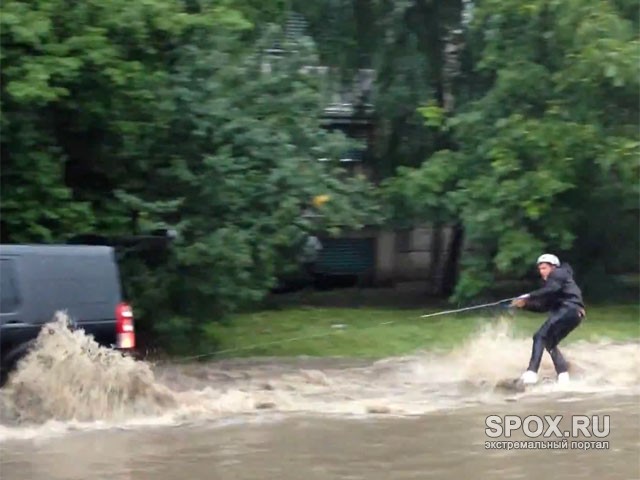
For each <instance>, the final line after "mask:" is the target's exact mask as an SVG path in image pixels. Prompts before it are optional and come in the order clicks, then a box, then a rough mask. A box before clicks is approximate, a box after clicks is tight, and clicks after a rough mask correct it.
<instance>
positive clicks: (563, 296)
mask: <svg viewBox="0 0 640 480" xmlns="http://www.w3.org/2000/svg"><path fill="white" fill-rule="evenodd" d="M567 304H572V305H575V306H576V307H579V308H584V301H583V300H582V291H581V290H580V287H578V285H577V284H576V282H575V281H574V279H573V270H572V268H571V266H570V265H569V264H568V263H563V264H561V265H560V266H559V267H556V269H555V270H554V271H553V272H551V273H550V274H549V276H548V277H547V280H546V281H545V282H544V286H543V287H542V288H539V289H538V290H534V291H533V292H530V293H529V298H528V299H527V306H526V308H527V309H528V310H533V311H548V310H556V309H558V308H560V307H562V306H564V305H567Z"/></svg>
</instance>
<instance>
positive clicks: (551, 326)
mask: <svg viewBox="0 0 640 480" xmlns="http://www.w3.org/2000/svg"><path fill="white" fill-rule="evenodd" d="M581 321H582V317H581V315H580V311H579V309H578V307H574V306H562V307H560V308H559V309H558V310H555V311H553V312H552V313H551V315H550V316H549V318H548V319H547V321H546V322H544V324H543V325H542V326H541V327H540V328H539V329H538V331H537V332H536V333H535V335H534V336H533V348H532V351H531V360H530V361H529V368H528V370H532V371H534V372H537V371H538V369H539V368H540V361H541V360H542V354H543V353H544V351H545V349H546V350H547V351H548V352H549V355H551V360H553V366H554V367H555V369H556V372H557V373H563V372H566V371H567V369H568V365H567V361H566V360H565V359H564V357H563V356H562V354H561V353H560V350H559V349H558V344H559V343H560V341H561V340H562V339H563V338H564V337H566V336H567V335H569V333H570V332H571V331H572V330H573V329H575V328H576V327H577V326H578V325H580V322H581Z"/></svg>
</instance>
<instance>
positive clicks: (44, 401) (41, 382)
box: [0, 313, 177, 423]
mask: <svg viewBox="0 0 640 480" xmlns="http://www.w3.org/2000/svg"><path fill="white" fill-rule="evenodd" d="M67 325H68V318H67V317H66V315H65V314H64V313H57V314H56V317H55V319H54V321H53V322H51V323H48V324H47V325H46V327H45V328H43V329H41V331H40V333H39V335H38V337H37V338H36V340H35V344H34V346H33V348H32V349H31V350H30V352H29V353H28V354H27V355H26V356H25V357H24V358H22V359H21V360H20V362H19V363H18V365H17V368H16V370H15V372H14V373H13V374H12V375H11V376H10V378H9V381H8V382H7V385H6V386H5V387H4V388H3V391H2V396H1V397H0V398H1V399H2V404H3V407H4V408H3V414H4V415H3V416H4V420H6V419H9V420H10V421H12V422H14V423H41V422H44V421H47V420H51V419H54V420H78V421H92V420H121V419H125V418H131V417H134V416H138V415H157V414H160V413H162V412H163V411H165V410H166V409H167V408H172V407H175V406H176V405H177V399H176V396H175V394H174V393H173V392H172V391H171V390H170V389H169V388H167V387H165V386H163V385H161V384H158V383H157V382H155V379H154V375H153V372H152V371H151V368H150V367H149V365H148V364H146V363H143V362H136V361H135V360H134V359H132V358H130V357H126V356H123V355H122V354H121V353H119V352H117V351H115V350H112V349H108V348H104V347H102V346H101V345H99V344H98V343H97V342H96V341H95V340H94V339H93V338H92V337H89V336H87V335H85V334H84V332H83V331H82V330H75V331H71V330H70V329H69V328H68V327H67Z"/></svg>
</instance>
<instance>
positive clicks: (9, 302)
mask: <svg viewBox="0 0 640 480" xmlns="http://www.w3.org/2000/svg"><path fill="white" fill-rule="evenodd" d="M18 305H20V294H19V292H18V282H17V277H16V270H15V265H14V262H13V260H11V259H6V258H3V259H2V260H1V262H0V313H12V312H15V311H16V310H17V309H18Z"/></svg>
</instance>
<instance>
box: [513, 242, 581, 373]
mask: <svg viewBox="0 0 640 480" xmlns="http://www.w3.org/2000/svg"><path fill="white" fill-rule="evenodd" d="M537 264H538V272H539V273H540V276H541V277H542V280H544V286H543V287H542V288H540V289H538V290H535V291H533V292H530V293H527V294H524V295H521V296H520V297H518V298H516V299H515V300H513V302H512V305H513V306H515V307H518V308H524V309H526V310H531V311H534V312H547V311H548V312H549V318H548V319H547V321H546V322H544V324H543V325H542V326H541V327H540V328H539V329H538V331H537V332H536V333H535V335H534V336H533V347H532V351H531V359H530V361H529V367H528V368H527V370H526V371H525V372H524V373H523V374H522V376H521V377H520V379H521V380H522V382H523V383H524V384H533V383H536V382H537V381H538V369H539V368H540V361H541V360H542V354H543V353H544V350H545V349H546V350H547V351H548V352H549V355H551V360H553V365H554V367H555V369H556V373H557V374H558V383H567V382H568V381H569V372H568V364H567V361H566V360H565V359H564V357H563V356H562V354H561V353H560V350H559V349H558V344H559V343H560V341H561V340H562V339H563V338H565V337H566V336H567V335H568V334H569V333H570V332H571V331H573V330H574V329H575V328H576V327H577V326H578V325H580V323H581V322H582V319H583V318H584V317H585V310H584V303H583V300H582V291H581V290H580V287H578V285H577V284H576V282H575V281H574V279H573V270H572V269H571V266H570V265H569V264H566V263H564V264H560V260H559V259H558V257H556V256H555V255H552V254H548V253H546V254H544V255H541V256H540V257H539V258H538V261H537Z"/></svg>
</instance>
